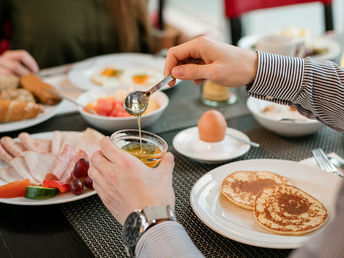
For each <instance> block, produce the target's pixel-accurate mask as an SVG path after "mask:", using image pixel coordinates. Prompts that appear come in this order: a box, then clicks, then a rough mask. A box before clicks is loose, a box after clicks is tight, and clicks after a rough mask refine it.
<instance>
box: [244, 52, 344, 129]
mask: <svg viewBox="0 0 344 258" xmlns="http://www.w3.org/2000/svg"><path fill="white" fill-rule="evenodd" d="M247 91H248V93H249V94H250V95H252V96H254V97H257V98H260V99H265V100H269V101H273V102H277V103H280V104H284V105H291V106H294V107H296V108H297V110H298V111H299V113H300V114H302V115H304V116H306V117H308V118H311V119H317V120H319V121H321V122H322V123H324V124H326V125H328V126H330V127H332V128H334V129H336V130H337V131H344V71H343V70H342V69H341V68H340V67H339V66H338V65H336V64H335V63H333V62H322V63H320V62H316V61H313V60H312V59H310V58H306V59H301V58H294V57H285V56H278V55H273V54H268V53H263V52H258V67H257V73H256V78H255V80H254V81H253V83H252V84H251V85H248V86H247Z"/></svg>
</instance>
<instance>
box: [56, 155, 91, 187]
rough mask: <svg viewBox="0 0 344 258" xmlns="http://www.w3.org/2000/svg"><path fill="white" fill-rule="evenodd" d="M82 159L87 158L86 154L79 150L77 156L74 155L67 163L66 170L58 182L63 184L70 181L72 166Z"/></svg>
mask: <svg viewBox="0 0 344 258" xmlns="http://www.w3.org/2000/svg"><path fill="white" fill-rule="evenodd" d="M82 158H86V159H89V158H88V155H87V153H86V152H84V151H83V150H79V152H78V154H76V155H75V156H74V157H73V158H72V160H71V161H70V162H69V164H68V167H67V169H66V171H65V172H64V174H63V176H62V178H61V180H60V181H62V182H64V183H69V182H70V181H71V177H72V172H73V170H74V166H75V163H76V162H77V161H78V160H79V159H82Z"/></svg>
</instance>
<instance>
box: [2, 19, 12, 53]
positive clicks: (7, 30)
mask: <svg viewBox="0 0 344 258" xmlns="http://www.w3.org/2000/svg"><path fill="white" fill-rule="evenodd" d="M0 30H2V33H0V35H3V37H1V38H0V55H1V54H2V53H3V52H5V51H6V50H9V49H10V48H11V44H10V38H11V32H12V30H11V24H10V22H5V23H4V24H3V25H2V28H0Z"/></svg>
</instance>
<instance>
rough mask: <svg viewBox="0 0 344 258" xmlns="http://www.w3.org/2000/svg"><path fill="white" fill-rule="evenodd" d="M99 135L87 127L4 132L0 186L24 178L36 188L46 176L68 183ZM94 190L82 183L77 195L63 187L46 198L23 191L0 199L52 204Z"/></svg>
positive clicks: (0, 143) (96, 144)
mask: <svg viewBox="0 0 344 258" xmlns="http://www.w3.org/2000/svg"><path fill="white" fill-rule="evenodd" d="M102 137H103V135H102V134H101V133H99V132H98V131H96V130H93V129H90V128H88V129H86V130H85V131H84V132H74V131H54V132H44V133H38V134H31V135H30V134H28V133H25V132H23V133H20V134H19V135H18V138H16V139H12V138H11V137H8V136H4V137H2V138H1V139H0V157H1V160H0V188H1V187H2V186H4V185H6V184H7V185H8V184H9V183H15V182H22V181H25V180H26V181H28V180H27V179H29V181H30V187H31V188H32V187H38V188H39V187H40V186H42V185H43V182H44V181H46V180H47V179H49V180H50V181H52V180H56V181H57V182H60V183H63V184H64V185H69V184H70V183H71V181H72V180H73V169H74V167H75V164H76V163H77V161H78V160H80V159H81V158H85V159H88V160H90V157H91V156H92V154H93V153H94V152H95V151H97V150H98V149H99V141H100V140H101V139H102ZM0 190H1V189H0ZM56 191H57V189H56ZM0 193H1V191H0ZM26 193H27V191H26ZM26 193H25V195H26ZM94 194H96V192H95V191H94V190H93V189H88V188H86V187H85V188H84V189H83V191H82V192H81V194H78V195H75V194H73V193H72V192H70V191H66V192H59V193H58V194H56V195H54V196H53V197H51V198H48V199H30V198H26V197H24V194H22V195H21V196H20V195H19V196H20V197H15V198H0V203H8V204H15V205H34V206H35V205H51V204H60V203H67V202H72V201H76V200H80V199H83V198H86V197H89V196H91V195H94Z"/></svg>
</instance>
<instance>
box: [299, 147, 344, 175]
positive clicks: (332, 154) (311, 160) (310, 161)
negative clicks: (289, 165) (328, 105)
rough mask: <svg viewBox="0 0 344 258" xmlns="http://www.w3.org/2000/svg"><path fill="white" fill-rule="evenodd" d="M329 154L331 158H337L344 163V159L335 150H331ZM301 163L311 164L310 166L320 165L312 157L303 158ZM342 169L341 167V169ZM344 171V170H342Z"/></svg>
mask: <svg viewBox="0 0 344 258" xmlns="http://www.w3.org/2000/svg"><path fill="white" fill-rule="evenodd" d="M327 156H330V157H331V158H336V159H337V160H339V161H341V162H343V163H344V159H343V158H341V157H340V156H339V155H338V154H337V153H335V152H331V153H329V154H327ZM300 163H302V164H305V165H309V166H312V167H318V165H317V163H316V161H315V159H314V158H313V157H312V158H308V159H304V160H301V161H300ZM339 170H341V169H339ZM341 172H343V171H341Z"/></svg>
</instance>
